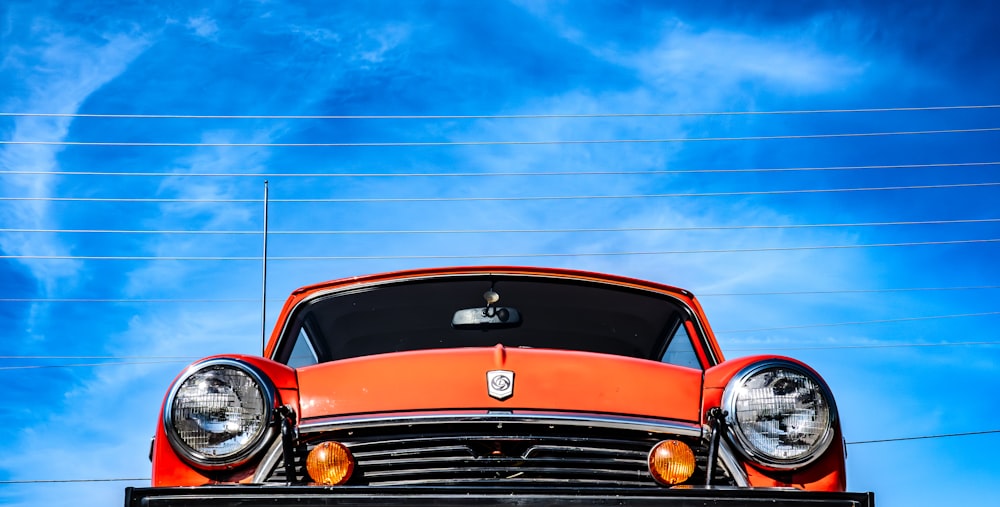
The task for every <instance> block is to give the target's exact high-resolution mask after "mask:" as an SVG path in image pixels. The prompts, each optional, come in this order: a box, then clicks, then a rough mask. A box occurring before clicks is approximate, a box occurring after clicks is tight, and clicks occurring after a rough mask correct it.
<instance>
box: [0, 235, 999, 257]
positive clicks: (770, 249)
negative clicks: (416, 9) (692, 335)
mask: <svg viewBox="0 0 1000 507" xmlns="http://www.w3.org/2000/svg"><path fill="white" fill-rule="evenodd" d="M998 242H1000V238H983V239H961V240H948V241H910V242H903V243H868V244H853V245H815V246H784V247H759V248H723V249H702V250H658V251H656V250H654V251H630V252H572V253H571V252H548V253H545V252H543V253H506V254H505V253H478V254H457V255H442V254H437V255H433V254H428V255H412V254H410V255H286V256H281V255H276V256H268V261H333V260H434V259H438V260H440V259H517V258H566V257H623V256H646V255H684V254H717V253H750V252H788V251H802V250H838V249H853V248H892V247H916V246H942V245H971V244H991V243H998ZM0 259H21V260H95V261H260V260H261V257H259V256H156V255H121V256H115V255H18V254H10V255H0Z"/></svg>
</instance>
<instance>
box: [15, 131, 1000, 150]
mask: <svg viewBox="0 0 1000 507" xmlns="http://www.w3.org/2000/svg"><path fill="white" fill-rule="evenodd" d="M987 132H1000V127H985V128H970V129H939V130H900V131H889V132H845V133H839V134H785V135H772V136H734V137H675V138H659V139H563V140H544V141H527V140H517V141H392V142H336V143H260V142H255V143H231V142H229V143H218V142H128V141H65V140H64V141H30V140H0V145H24V146H107V147H139V148H152V147H168V148H185V147H189V148H193V147H206V148H393V147H396V148H412V147H420V146H428V147H434V146H552V145H596V144H664V143H694V142H716V141H773V140H791V139H838V138H859V137H888V136H915V135H936V134H974V133H987Z"/></svg>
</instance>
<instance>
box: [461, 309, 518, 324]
mask: <svg viewBox="0 0 1000 507" xmlns="http://www.w3.org/2000/svg"><path fill="white" fill-rule="evenodd" d="M520 324H521V314H520V313H519V312H518V311H517V308H509V307H503V306H499V307H498V306H487V307H484V308H466V309H464V310H459V311H457V312H455V315H454V316H453V317H452V318H451V327H454V328H456V329H461V328H469V327H472V328H476V327H514V326H517V325H520Z"/></svg>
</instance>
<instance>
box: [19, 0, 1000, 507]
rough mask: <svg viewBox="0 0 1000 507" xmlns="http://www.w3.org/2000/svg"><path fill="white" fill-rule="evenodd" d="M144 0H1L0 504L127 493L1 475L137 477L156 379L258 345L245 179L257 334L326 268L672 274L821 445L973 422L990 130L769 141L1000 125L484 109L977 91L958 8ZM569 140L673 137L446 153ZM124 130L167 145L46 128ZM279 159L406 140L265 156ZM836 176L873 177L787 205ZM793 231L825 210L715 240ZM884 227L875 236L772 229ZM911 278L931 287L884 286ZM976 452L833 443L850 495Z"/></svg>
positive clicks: (834, 104)
mask: <svg viewBox="0 0 1000 507" xmlns="http://www.w3.org/2000/svg"><path fill="white" fill-rule="evenodd" d="M155 4H158V3H153V4H152V5H145V3H142V2H136V3H131V2H128V3H127V2H121V3H114V2H51V1H48V2H47V1H31V2H26V1H18V0H14V1H8V2H5V3H4V4H3V5H2V6H0V113H5V114H4V115H2V116H0V141H3V144H0V197H2V198H3V199H2V200H0V256H3V258H2V259H0V299H2V301H0V329H3V331H2V334H0V337H2V340H0V356H2V358H0V380H2V381H3V382H4V384H5V385H7V386H8V387H7V389H5V396H6V399H5V400H4V403H3V404H2V406H0V428H2V431H0V434H2V435H3V436H4V438H3V439H0V481H7V482H4V483H0V503H5V504H9V505H95V506H96V505H109V504H111V505H117V504H118V503H120V502H121V498H122V489H123V488H124V487H125V486H126V485H130V484H131V485H142V484H143V482H142V481H139V482H84V483H54V484H48V483H46V484H37V483H29V484H21V483H11V482H10V481H33V480H75V479H115V478H143V477H148V476H149V463H148V461H147V458H146V453H147V450H148V443H149V437H150V436H151V435H152V433H153V431H154V427H155V425H156V423H157V420H156V415H157V410H158V407H159V404H160V402H161V400H162V397H163V395H164V392H165V390H166V388H167V386H168V385H169V383H170V381H171V379H172V378H173V377H174V375H176V374H177V372H179V371H180V370H181V369H182V368H183V366H184V365H185V364H186V363H187V362H189V361H190V360H192V359H194V358H197V357H201V356H204V355H209V354H214V353H225V352H241V353H254V352H256V351H258V350H259V343H260V337H259V335H260V326H261V323H260V305H259V302H258V301H257V299H259V295H260V278H261V276H260V262H259V260H253V259H255V258H259V256H260V254H261V236H260V234H256V233H252V232H253V231H259V230H260V229H261V227H262V207H261V204H260V202H259V200H260V199H261V197H262V194H263V180H264V179H268V180H269V181H270V197H271V199H273V201H272V203H271V206H270V227H271V230H272V231H274V232H275V234H274V235H272V236H271V238H270V252H269V253H270V255H271V256H273V257H272V259H273V260H272V261H271V262H270V263H269V265H268V269H269V278H268V292H269V295H270V296H271V297H273V298H275V299H276V300H275V301H271V302H270V303H269V311H268V314H267V317H268V319H267V327H268V328H270V327H271V326H272V325H273V319H274V318H275V314H276V312H277V308H278V307H279V306H280V301H279V300H280V299H281V298H283V297H284V295H286V294H287V293H288V292H290V291H291V290H292V289H293V288H295V287H297V286H300V285H304V284H307V283H312V282H317V281H321V280H326V279H333V278H339V277H342V276H351V275H356V274H364V273H373V272H380V271H385V270H393V269H404V268H412V267H420V266H438V265H451V264H484V263H508V264H518V265H552V266H565V267H572V268H580V269H588V270H597V271H607V272H612V273H617V274H624V275H630V276H637V277H642V278H648V279H653V280H657V281H660V282H665V283H670V284H674V285H679V286H683V287H686V288H689V289H691V290H693V291H695V293H696V294H700V295H701V296H702V297H701V299H702V302H703V304H704V306H705V308H706V310H707V312H708V314H709V317H710V318H711V319H712V324H713V326H714V328H715V329H716V331H717V332H718V334H719V339H720V342H721V344H722V346H723V348H724V350H726V351H728V356H729V357H735V356H739V355H745V354H751V353H758V352H763V353H766V352H775V353H781V354H787V355H791V356H794V357H798V358H801V359H803V360H805V361H807V362H808V363H810V364H811V365H812V366H814V367H815V368H816V369H817V370H818V371H819V372H820V373H822V374H823V375H824V376H825V377H826V379H827V380H828V382H829V383H830V384H831V386H832V388H833V390H834V393H835V394H836V396H837V402H838V405H839V408H840V411H841V416H842V419H843V422H844V427H845V431H846V436H847V439H848V441H851V442H860V441H868V440H880V439H893V438H900V437H915V436H928V435H940V434H951V433H963V432H976V431H988V430H997V429H1000V426H998V424H997V422H996V421H997V420H1000V408H998V405H997V404H996V403H995V402H993V401H992V400H993V399H994V398H995V392H996V390H997V387H998V384H1000V382H998V378H1000V377H998V366H997V364H998V360H1000V349H998V347H997V345H995V343H996V340H997V336H996V332H995V329H996V328H997V326H998V324H1000V316H997V315H995V312H998V311H1000V306H998V303H997V301H998V300H997V294H998V292H997V289H996V288H991V287H995V286H997V285H1000V267H998V263H997V262H996V261H995V260H994V259H995V258H996V257H997V255H998V254H1000V245H998V244H997V243H996V242H995V241H996V240H997V239H998V238H1000V222H994V221H992V220H996V219H998V218H1000V216H998V215H997V205H996V202H997V199H998V197H1000V190H998V188H997V186H995V185H996V182H998V181H1000V179H998V177H1000V166H998V165H996V164H990V163H994V162H1000V154H998V152H997V149H996V147H997V146H998V145H1000V132H990V131H981V132H963V133H955V132H953V133H937V134H920V135H916V134H911V135H880V136H863V137H858V136H842V137H823V138H800V139H789V138H779V139H774V137H783V136H784V137H787V136H802V135H818V134H840V135H844V134H861V133H880V132H881V133H892V132H915V131H942V130H969V129H993V128H997V127H1000V109H998V108H996V107H988V108H964V109H944V110H916V111H900V110H895V111H868V112H850V113H846V112H841V113H831V112H827V113H809V114H756V115H748V114H739V115H692V116H652V117H637V116H626V117H621V116H611V117H608V116H604V117H566V116H561V117H545V118H525V117H515V118H511V117H509V116H512V115H513V116H518V115H529V116H530V115H580V114H622V113H645V114H662V113H703V112H774V111H817V110H857V109H886V108H926V107H945V106H973V105H994V104H1000V97H998V96H997V86H996V84H997V83H998V82H1000V52H998V51H997V50H996V48H998V47H1000V40H998V35H997V32H996V30H995V24H996V20H997V19H998V12H997V7H996V6H995V5H994V4H992V3H991V2H945V1H941V2H927V1H923V2H921V1H917V2H909V1H908V2H879V3H876V2H808V3H804V2H754V3H753V7H752V8H749V7H748V6H747V4H746V3H744V2H712V1H701V2H690V3H670V2H658V3H652V2H643V3H638V2H597V1H594V2H547V3H543V2H500V1H495V2H486V1H483V2H457V1H456V2H398V1H397V2H364V3H360V2H359V3H357V5H355V4H352V3H346V2H343V3H336V4H335V5H330V3H329V2H283V1H259V2H241V3H239V4H236V5H233V3H232V2H198V3H190V4H186V3H170V4H165V5H155ZM806 4H807V5H806ZM11 113H29V114H35V116H31V115H16V114H11ZM49 113H70V114H76V115H235V116H275V115H278V116H293V115H307V116H309V115H312V116H315V115H339V116H384V115H391V116H407V115H409V116H439V115H446V116H463V115H467V116H478V117H477V118H455V117H452V118H439V119H430V118H416V119H414V118H406V119H401V118H396V119H387V118H376V119H358V118H354V119H293V118H287V117H286V118H239V119H204V118H202V119H196V118H112V117H106V116H105V117H101V116H97V117H94V116H68V117H67V116H38V114H49ZM483 116H487V117H486V118H484V117H483ZM497 116H508V117H497ZM748 137H753V138H758V139H756V140H749V139H746V138H748ZM760 137H771V138H772V139H759V138H760ZM707 138H713V139H716V138H742V139H740V140H714V141H711V140H704V139H707ZM692 139H703V140H700V141H694V140H692ZM580 140H603V141H606V140H671V141H663V142H641V143H640V142H629V143H592V144H546V143H542V144H448V143H476V142H488V143H496V142H539V141H580ZM677 140H688V141H677ZM29 142H30V143H38V142H53V143H63V144H26V143H29ZM127 142H134V143H180V144H184V145H183V146H103V145H93V144H83V145H79V144H65V143H127ZM303 143H304V144H317V143H320V144H321V143H340V144H343V143H355V144H364V143H438V144H432V145H423V146H412V145H411V146H325V147H321V146H297V147H290V146H273V144H303ZM441 143H444V144H441ZM233 144H244V145H245V144H254V145H255V146H232V145H233ZM227 145H228V146H227ZM267 145H272V146H267ZM863 166H864V167H870V166H889V167H882V168H864V169H863V168H860V167H863ZM904 166H906V167H904ZM834 167H837V168H841V169H838V170H832V169H827V170H793V171H760V169H794V168H798V169H802V168H834ZM755 169H756V170H757V171H753V170H755ZM725 170H748V171H738V172H733V171H730V172H725ZM81 172H86V173H91V174H86V175H82V174H63V173H81ZM137 173H145V174H146V175H138V174H137ZM149 173H155V174H154V175H150V174H149ZM552 173H570V174H552ZM588 173H589V174H588ZM595 173H599V174H595ZM209 174H211V175H212V176H208V175H209ZM262 174H267V175H268V176H267V177H266V178H265V177H264V176H260V175H262ZM303 174H316V175H320V176H313V177H305V176H302V175H303ZM247 175H253V176H247ZM331 175H341V176H331ZM343 175H350V176H343ZM419 175H427V176H419ZM973 185H976V186H973ZM888 187H932V188H907V189H896V190H887V189H886V188H888ZM844 189H875V190H865V191H860V190H856V191H832V192H816V191H817V190H844ZM789 191H799V192H795V193H792V192H789ZM751 192H756V193H755V194H753V193H751ZM665 194H669V195H665ZM678 194H681V195H678ZM705 194H715V195H705ZM584 196H589V197H590V198H581V197H584ZM638 196H646V197H638ZM543 197H547V198H549V199H541V198H543ZM557 197H558V198H557ZM567 197H573V198H567ZM13 198H17V199H16V200H15V199H13ZM26 198H33V199H34V200H28V199H26ZM38 198H41V199H38ZM51 198H91V199H116V200H111V201H100V200H97V201H94V200H92V201H79V200H77V201H64V200H62V201H61V200H52V199H51ZM470 198H477V199H479V200H470ZM137 199H159V200H160V201H155V202H149V201H146V202H142V201H136V200H137ZM290 199H319V200H326V202H288V201H287V200H290ZM337 199H340V200H348V201H347V202H344V201H339V202H338V201H331V200H337ZM407 199H425V200H421V201H413V200H407ZM426 199H436V200H426ZM233 200H250V201H254V202H229V201H233ZM283 200H284V202H283ZM887 222H892V223H896V225H866V226H862V225H859V224H873V223H880V224H884V223H887ZM900 222H906V224H900ZM817 224H840V225H838V226H830V227H767V228H751V227H747V226H795V225H817ZM845 224H846V225H845ZM852 224H853V225H852ZM581 229H603V230H602V231H582V230H581ZM609 229H610V230H609ZM41 230H58V231H70V230H113V231H237V232H240V233H231V234H205V233H202V234H196V233H187V234H180V233H163V232H161V233H123V232H118V233H109V232H105V233H96V232H89V233H84V232H38V231H41ZM291 231H327V232H340V233H339V234H288V232H291ZM351 231H354V233H350V232H351ZM358 231H367V233H363V234H362V233H358ZM380 231H381V232H380ZM387 231H395V232H387ZM402 231H408V232H402ZM429 231H451V232H448V233H444V232H437V233H430V232H429ZM456 231H458V232H456ZM475 231H480V232H475ZM489 231H493V232H489ZM503 231H508V232H503ZM509 231H521V232H509ZM525 231H528V232H525ZM282 233H284V234H282ZM983 240H985V241H983ZM941 242H945V244H926V243H941ZM914 243H918V244H917V245H914ZM884 244H890V245H900V244H907V245H909V246H882V247H856V248H855V247H852V248H804V247H817V246H824V247H849V246H857V245H884ZM720 250H722V252H720ZM685 252H686V253H685ZM628 253H631V255H628ZM30 256H56V257H59V258H47V259H36V258H29V257H30ZM491 256H492V257H491ZM92 257H125V258H132V259H134V258H137V257H141V258H149V257H155V258H157V259H154V260H128V259H92ZM178 257H186V258H191V257H195V258H202V259H196V260H176V258H178ZM204 257H213V258H218V257H224V258H250V260H205V259H203V258H204ZM283 257H284V258H285V259H282V258H283ZM288 257H298V258H300V259H297V260H293V259H288ZM302 257H306V258H311V259H301V258H302ZM316 257H340V258H327V259H316ZM170 259H175V260H170ZM917 288H922V289H942V290H896V289H917ZM943 289H950V290H943ZM789 292H791V293H794V294H787V293H789ZM775 293H786V294H775ZM66 300H70V301H66ZM79 300H87V301H79ZM95 300H102V301H95ZM150 300H155V301H150ZM930 317H944V318H930ZM838 323H855V324H845V325H827V324H838ZM981 342H992V343H994V344H983V343H981ZM970 343H978V344H970ZM949 344H950V345H949ZM955 344H964V345H955ZM115 363H117V364H115ZM66 365H77V366H66ZM997 446H1000V435H998V434H996V433H993V434H987V435H979V436H964V437H954V438H940V439H924V440H912V441H900V442H889V443H871V444H855V445H851V446H850V447H849V458H848V473H849V487H850V489H852V490H861V491H869V490H871V491H875V492H876V495H877V498H878V502H879V505H880V506H910V505H931V504H963V503H964V504H970V505H981V504H984V503H985V500H986V499H987V498H991V497H993V496H994V495H995V490H996V488H997V486H998V485H1000V475H998V474H1000V472H998V471H997V468H996V466H995V463H993V461H992V455H993V454H994V453H992V452H983V449H996V448H997ZM932 484H940V485H946V486H945V487H934V488H929V487H928V485H932Z"/></svg>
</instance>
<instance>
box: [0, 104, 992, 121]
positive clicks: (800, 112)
mask: <svg viewBox="0 0 1000 507" xmlns="http://www.w3.org/2000/svg"><path fill="white" fill-rule="evenodd" d="M997 108H1000V104H978V105H960V106H924V107H878V108H855V109H805V110H778V111H712V112H688V113H684V112H680V113H575V114H573V113H548V114H546V113H541V114H490V115H487V114H478V115H193V114H99V113H30V112H11V111H8V112H0V116H13V117H43V118H44V117H49V118H53V117H54V118H107V119H185V120H466V119H469V120H525V119H545V118H671V117H691V116H761V115H807V114H838V113H887V112H919V111H960V110H974V109H997Z"/></svg>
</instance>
